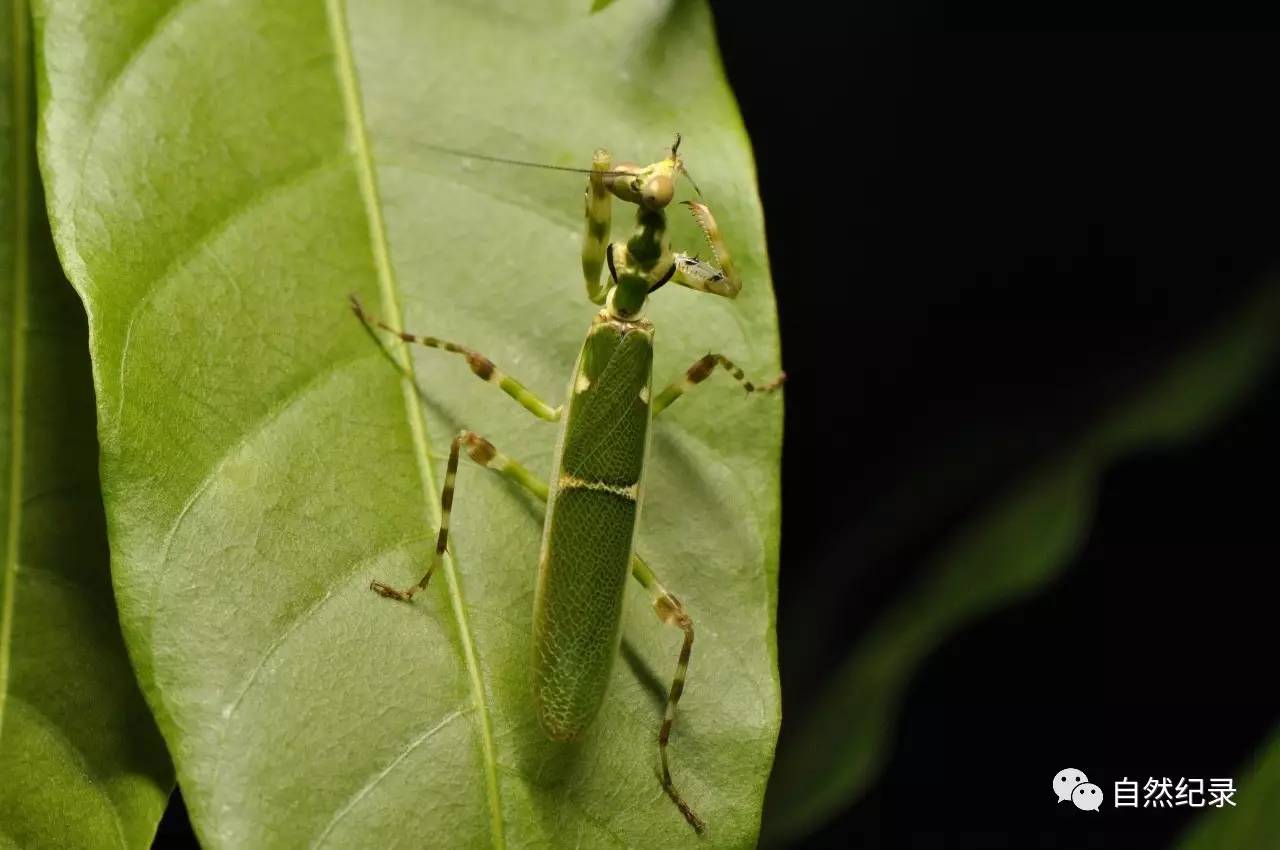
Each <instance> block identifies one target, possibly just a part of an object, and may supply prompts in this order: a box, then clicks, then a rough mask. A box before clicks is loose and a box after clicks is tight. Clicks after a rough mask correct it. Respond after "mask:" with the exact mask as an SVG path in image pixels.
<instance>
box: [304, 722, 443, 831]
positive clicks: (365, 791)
mask: <svg viewBox="0 0 1280 850" xmlns="http://www.w3.org/2000/svg"><path fill="white" fill-rule="evenodd" d="M467 710H468V709H465V708H459V709H456V710H455V711H452V712H450V713H449V714H447V715H445V717H444V718H443V719H442V720H440V721H439V722H438V723H436V724H435V725H434V726H432V727H431V728H430V729H428V730H427V731H425V732H423V733H422V734H421V735H419V736H418V737H417V738H414V739H413V740H412V741H410V742H409V745H408V746H406V747H405V748H404V750H403V751H402V752H401V753H400V754H399V755H397V756H396V757H395V758H394V759H392V760H391V761H390V763H388V764H387V766H386V767H384V768H383V769H382V770H380V771H378V773H377V775H375V776H372V777H370V779H369V781H368V782H366V783H365V784H364V787H362V788H361V789H360V790H359V791H357V792H356V793H355V794H354V795H352V797H351V799H350V800H348V801H347V802H346V804H345V805H343V807H342V808H341V809H338V811H337V812H336V813H335V814H334V816H333V819H332V820H330V821H329V823H328V824H327V825H326V826H325V828H324V829H322V830H321V831H320V834H319V835H317V836H316V839H315V840H314V841H312V842H311V848H312V850H315V848H317V847H319V846H320V845H321V844H323V843H324V841H325V839H326V838H328V837H329V834H330V833H331V832H333V830H334V828H335V827H336V826H337V825H338V823H339V822H340V821H342V819H343V818H345V817H346V816H347V815H348V814H350V812H351V810H352V809H354V808H355V807H356V805H358V804H359V802H360V801H361V800H363V799H364V798H365V797H367V796H368V795H369V794H370V792H372V791H373V789H374V788H376V787H377V786H378V784H379V783H380V782H382V780H383V779H386V778H387V776H388V775H389V774H390V773H391V771H393V770H395V769H396V766H397V765H399V764H400V762H402V761H404V760H405V759H407V758H408V757H409V756H410V755H411V754H412V753H413V751H414V750H416V749H418V747H420V746H422V745H423V744H425V743H426V742H427V740H428V739H430V738H431V736H433V735H435V734H436V733H437V732H439V731H440V730H441V729H443V728H444V727H446V726H448V725H449V724H450V723H452V722H453V721H454V720H455V719H457V718H458V717H459V716H461V715H463V714H466V713H467Z"/></svg>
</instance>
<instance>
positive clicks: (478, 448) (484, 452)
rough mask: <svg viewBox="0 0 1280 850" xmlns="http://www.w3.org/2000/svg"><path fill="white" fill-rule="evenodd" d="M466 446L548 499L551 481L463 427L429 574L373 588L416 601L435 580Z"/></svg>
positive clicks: (452, 449)
mask: <svg viewBox="0 0 1280 850" xmlns="http://www.w3.org/2000/svg"><path fill="white" fill-rule="evenodd" d="M464 448H465V449H466V451H467V456H468V457H470V458H471V459H472V460H473V461H475V462H476V463H478V464H480V465H481V466H483V467H485V468H486V469H491V470H493V471H494V472H496V473H498V474H499V475H501V476H502V477H504V478H507V479H510V480H511V481H514V482H516V483H517V484H519V485H520V486H521V487H523V488H525V489H526V490H528V491H529V492H530V493H532V494H533V495H535V496H538V497H539V498H541V499H543V500H544V501H545V500H546V498H547V485H546V483H545V482H543V481H540V480H539V479H538V478H537V477H536V476H535V475H534V474H533V473H532V472H530V471H529V470H528V469H527V468H526V467H524V466H522V465H521V464H519V463H517V462H516V461H514V460H512V459H511V458H509V457H507V456H506V455H504V454H503V453H502V452H500V451H498V450H497V449H496V448H494V445H493V443H491V442H489V441H488V440H486V439H485V438H484V437H481V436H480V435H479V434H473V433H471V432H470V431H459V432H458V436H456V437H454V438H453V442H452V443H451V444H450V445H449V465H448V467H447V468H446V471H445V474H444V489H443V491H442V492H441V494H440V531H439V533H438V534H437V536H436V549H435V552H434V553H432V555H431V561H430V562H429V563H428V564H427V572H426V574H425V575H424V576H423V577H422V578H421V579H420V580H419V581H418V583H417V584H415V585H413V586H412V587H407V588H405V589H404V590H399V589H397V588H394V587H392V586H391V585H389V584H384V583H383V582H380V581H374V582H373V583H371V584H370V585H369V587H370V589H372V590H374V591H377V592H378V593H380V594H382V595H383V596H385V597H387V598H388V599H398V600H400V601H401V602H409V601H412V599H413V597H414V596H415V595H416V594H417V593H419V592H420V591H423V590H426V589H427V584H428V583H429V582H430V581H431V576H432V574H433V573H434V572H435V570H436V567H438V566H439V565H440V559H441V558H443V557H444V553H445V549H447V548H448V546H449V517H450V515H451V514H452V512H453V491H454V487H455V483H456V479H457V476H458V458H459V457H460V456H461V453H462V450H463V449H464Z"/></svg>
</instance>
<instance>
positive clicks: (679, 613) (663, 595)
mask: <svg viewBox="0 0 1280 850" xmlns="http://www.w3.org/2000/svg"><path fill="white" fill-rule="evenodd" d="M631 575H633V576H634V577H635V579H636V581H638V582H640V584H641V585H643V586H644V589H645V590H647V591H649V595H650V597H652V598H653V612H654V613H655V614H657V615H658V619H659V620H661V621H662V622H663V623H665V624H667V625H668V626H675V627H676V628H678V629H680V630H681V631H682V632H684V643H683V644H681V645H680V656H679V658H677V659H676V674H675V678H673V679H672V680H671V691H670V692H669V693H668V694H667V709H666V712H665V713H664V714H663V717H662V728H661V729H660V730H659V731H658V754H659V756H660V757H661V759H662V790H664V791H666V792H667V796H668V797H670V798H671V802H673V803H675V804H676V807H677V808H678V809H680V813H681V814H682V815H684V819H685V820H687V821H688V822H689V825H690V826H692V827H693V828H694V830H695V831H696V832H698V833H699V834H701V833H702V830H703V828H704V827H705V825H704V824H703V822H702V818H700V817H698V815H697V813H696V812H694V810H693V809H692V808H691V807H690V806H689V804H688V803H686V802H685V800H684V797H682V796H680V792H679V791H677V790H676V786H675V783H673V782H672V781H671V767H670V765H669V764H668V762H667V741H668V740H669V739H670V738H671V727H672V726H673V725H674V724H675V722H676V707H677V706H678V705H679V704H680V696H681V694H683V693H684V680H685V674H686V673H687V672H688V670H689V655H690V653H691V652H692V651H693V620H692V619H691V618H690V617H689V615H688V614H686V613H685V610H684V606H683V605H681V604H680V600H679V599H677V598H676V597H675V596H673V595H671V594H670V593H669V592H668V591H667V589H666V588H665V587H663V586H662V583H661V582H659V581H658V577H657V576H656V575H654V572H653V570H651V569H650V568H649V565H648V564H646V563H645V562H644V560H643V559H642V558H641V557H640V556H639V555H633V556H632V558H631Z"/></svg>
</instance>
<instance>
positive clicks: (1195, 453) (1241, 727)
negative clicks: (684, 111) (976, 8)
mask: <svg viewBox="0 0 1280 850" xmlns="http://www.w3.org/2000/svg"><path fill="white" fill-rule="evenodd" d="M713 5H714V7H715V11H716V14H717V22H718V26H719V29H720V40H721V47H722V50H723V51H724V54H725V62H726V66H727V70H728V73H729V78H730V81H731V83H732V85H733V86H734V89H735V91H736V93H737V95H738V97H739V100H740V102H741V105H742V109H743V113H744V117H745V121H746V124H747V127H748V130H749V132H750V133H751V136H752V140H753V143H754V146H755V149H756V155H757V159H758V165H759V170H760V183H761V192H762V196H763V201H764V207H765V210H766V217H767V223H768V231H769V248H770V254H771V259H772V264H773V272H774V279H775V286H776V289H777V294H778V301H779V310H780V314H781V322H782V339H783V348H784V361H785V366H786V368H787V371H788V373H789V375H790V377H791V380H790V382H789V385H788V389H787V419H786V427H787V433H786V443H785V451H786V459H785V463H784V502H783V504H784V521H783V554H782V564H783V570H782V578H781V585H782V587H781V597H782V604H781V612H780V626H779V636H780V645H781V652H782V655H781V662H782V670H783V693H784V718H785V719H784V727H783V737H782V743H781V746H783V747H785V746H786V745H787V723H788V722H791V721H793V720H798V719H800V718H802V717H803V714H804V710H805V709H806V708H807V704H806V701H807V700H810V699H812V697H813V695H814V691H815V689H816V688H818V687H820V685H821V683H822V677H823V675H824V673H825V672H826V671H827V670H828V669H830V666H831V665H832V664H834V663H835V661H836V660H838V659H839V658H841V657H842V656H843V654H844V652H845V651H846V650H847V647H848V646H849V644H850V643H852V642H853V641H855V640H856V639H857V637H858V636H859V635H860V634H861V630H862V629H864V628H865V627H866V625H867V623H868V621H869V619H870V618H871V616H872V615H873V614H874V613H875V612H876V611H877V610H878V609H879V608H880V607H881V606H883V605H884V604H885V602H886V601H887V600H890V599H893V598H894V596H895V594H896V593H898V592H899V591H901V590H902V588H903V587H905V586H907V585H908V584H909V583H910V582H911V580H912V579H913V577H914V576H915V575H916V574H917V572H916V570H917V569H918V566H919V564H920V561H921V559H922V556H923V555H924V554H927V553H928V552H929V551H930V550H931V549H932V547H933V546H935V545H936V544H937V542H938V541H939V540H941V539H944V538H945V537H946V535H947V533H948V532H949V531H951V530H952V529H955V528H957V527H959V526H960V525H961V524H963V523H964V521H965V520H966V518H968V517H969V516H971V515H972V514H973V513H974V512H975V511H976V510H977V509H978V508H980V507H981V506H982V505H983V504H984V503H985V501H986V500H987V499H989V498H991V497H992V496H994V495H997V494H999V493H1000V492H1001V490H1002V488H1003V487H1004V486H1006V485H1007V484H1008V483H1009V482H1011V481H1014V480H1016V479H1017V477H1018V475H1019V473H1020V472H1022V471H1025V470H1026V469H1027V468H1028V467H1029V466H1030V465H1031V464H1032V463H1034V462H1035V460H1037V459H1038V458H1042V457H1044V456H1045V455H1046V454H1048V453H1049V452H1051V451H1052V450H1053V449H1054V448H1055V447H1061V446H1062V445H1063V444H1064V443H1065V442H1066V441H1067V439H1068V438H1069V437H1070V435H1072V434H1074V433H1078V432H1079V430H1080V429H1081V427H1082V426H1085V425H1087V424H1088V423H1089V422H1090V421H1091V420H1092V419H1093V418H1094V417H1095V416H1096V415H1097V414H1098V413H1099V412H1100V411H1102V410H1104V409H1105V408H1106V407H1107V405H1108V404H1109V403H1112V402H1115V401H1116V400H1117V399H1123V398H1124V397H1125V396H1126V394H1127V393H1129V392H1131V391H1132V387H1134V386H1135V385H1136V384H1137V383H1138V382H1141V381H1142V380H1143V378H1144V377H1145V376H1147V375H1149V374H1151V373H1152V371H1153V370H1156V369H1158V368H1159V366H1160V365H1161V364H1162V363H1164V362H1166V361H1167V359H1168V357H1169V355H1170V354H1171V353H1173V352H1176V351H1177V350H1179V349H1180V348H1184V347H1185V346H1186V344H1187V343H1188V342H1191V341H1194V340H1195V339H1196V338H1197V337H1198V336H1199V335H1200V334H1201V333H1203V332H1204V331H1205V330H1206V329H1209V328H1211V327H1212V326H1213V323H1214V322H1215V320H1217V319H1218V318H1220V317H1222V316H1223V315H1224V314H1225V313H1226V312H1228V311H1229V310H1230V309H1231V308H1232V307H1234V306H1238V305H1239V304H1240V303H1241V302H1242V301H1243V300H1244V299H1245V297H1247V295H1248V294H1249V292H1250V291H1251V290H1253V289H1254V288H1255V287H1256V285H1257V284H1258V283H1259V282H1260V281H1261V280H1262V278H1263V276H1264V275H1265V274H1267V273H1268V272H1271V273H1276V272H1277V270H1278V269H1277V262H1276V261H1277V258H1278V256H1280V250H1278V249H1277V245H1278V243H1277V241H1276V240H1277V235H1278V234H1280V229H1278V228H1277V224H1280V221H1278V219H1280V215H1278V213H1280V205H1278V204H1277V199H1278V198H1280V192H1278V191H1277V190H1280V165H1278V161H1277V152H1278V151H1280V146H1278V145H1277V142H1278V141H1280V139H1278V137H1277V134H1276V133H1275V132H1274V128H1273V127H1272V125H1271V124H1272V121H1273V117H1272V112H1273V111H1274V101H1275V92H1276V90H1277V86H1276V82H1277V74H1276V71H1275V68H1274V65H1275V61H1274V60H1275V57H1276V55H1277V47H1278V46H1280V45H1278V43H1277V41H1276V39H1274V38H1261V37H1249V38H1239V37H1223V36H1202V35H1201V36H1169V37H1151V36H1142V35H1110V36H1100V35H1071V36H1065V35H1061V34H1055V35H1020V34H1008V35H984V36H973V35H956V34H948V35H941V34H935V33H925V32H896V33H871V32H866V31H865V29H866V28H867V27H884V26H897V27H899V28H903V27H906V26H917V27H941V26H943V25H946V24H949V23H951V22H950V21H948V20H945V18H946V15H945V13H944V11H943V9H942V7H941V6H940V5H933V6H927V5H924V4H921V5H919V6H918V7H911V8H908V7H894V8H892V9H889V10H888V12H887V13H884V14H882V15H880V16H879V17H877V10H876V9H871V10H870V11H868V10H867V9H865V8H864V9H862V10H860V12H859V13H860V15H861V17H860V18H859V19H857V20H852V19H843V20H842V19H840V18H839V17H838V13H828V14H827V15H825V16H823V17H822V18H821V19H820V20H817V21H815V19H814V18H813V17H812V16H811V15H808V14H807V13H806V11H805V10H803V9H796V14H795V15H794V16H793V17H788V16H786V15H779V14H777V11H778V10H777V8H776V6H771V9H763V8H762V9H759V10H756V9H754V8H752V7H750V6H744V5H741V4H734V3H729V2H718V3H714V4H713ZM884 9H885V7H881V8H880V12H884ZM1076 12H1077V13H1079V12H1080V10H1079V9H1078V8H1077V10H1076ZM1015 14H1023V15H1024V16H1025V14H1026V13H1025V12H1018V13H1015ZM1134 14H1135V16H1136V14H1137V13H1136V12H1135V13H1134ZM833 15H834V16H833ZM1153 23H1154V21H1153ZM688 133H689V134H691V133H692V131H688ZM1278 433H1280V387H1278V386H1277V382H1276V381H1275V380H1274V379H1273V380H1271V381H1270V382H1269V383H1268V384H1267V385H1266V386H1265V387H1264V389H1263V391H1262V392H1260V393H1258V394H1256V395H1254V396H1253V397H1252V398H1251V399H1249V400H1248V401H1247V402H1246V403H1245V404H1244V405H1243V406H1242V407H1241V408H1240V409H1239V410H1238V411H1237V412H1236V413H1235V414H1234V415H1233V416H1232V417H1231V418H1230V419H1229V420H1228V421H1227V422H1225V423H1224V424H1223V425H1222V426H1221V427H1219V428H1216V429H1214V430H1213V431H1212V432H1210V433H1209V434H1208V435H1207V437H1206V438H1205V439H1203V440H1201V441H1198V442H1196V443H1195V444H1194V445H1192V446H1190V447H1187V448H1180V449H1177V450H1162V451H1148V452H1140V453H1138V454H1136V455H1133V456H1130V457H1129V458H1127V459H1125V460H1124V461H1122V462H1121V463H1119V464H1117V465H1116V466H1114V467H1113V468H1112V469H1111V470H1110V471H1109V472H1108V474H1107V475H1106V476H1105V478H1104V480H1103V482H1102V490H1101V495H1100V498H1099V503H1098V508H1097V515H1096V517H1095V522H1094V526H1093V532H1092V534H1091V535H1090V538H1089V541H1088V542H1087V544H1086V546H1085V548H1084V550H1083V552H1082V554H1081V555H1080V557H1079V558H1078V559H1077V560H1076V561H1075V562H1074V563H1073V564H1072V565H1071V566H1070V568H1069V569H1068V570H1067V571H1066V572H1065V574H1064V576H1063V577H1062V578H1061V579H1060V580H1058V581H1056V582H1054V583H1053V584H1051V585H1050V586H1049V587H1048V588H1047V589H1046V590H1045V592H1044V593H1043V594H1042V595H1040V596H1038V597H1036V598H1034V599H1033V600H1032V601H1030V602H1029V603H1027V604H1024V605H1021V606H1017V607H1014V608H1011V609H1007V610H1004V611H1002V612H1001V613H998V614H997V615H995V616H992V617H989V618H987V619H984V620H982V621H980V622H978V623H976V624H973V625H972V626H970V627H968V628H966V629H964V630H963V631H961V632H960V633H958V634H957V635H955V636H954V638H953V639H952V640H950V641H949V642H948V644H947V646H946V647H945V648H944V649H942V650H941V651H939V652H938V653H936V654H935V655H934V656H933V657H931V659H930V660H929V662H928V663H927V664H926V665H925V667H924V668H923V670H922V671H921V674H920V675H919V676H918V677H917V678H916V679H915V680H914V682H913V685H912V687H911V688H910V690H909V693H908V696H907V700H906V703H905V705H904V707H903V710H902V714H901V718H900V719H901V722H900V725H899V727H898V729H897V730H896V731H895V733H894V741H895V744H894V753H893V756H894V757H893V759H892V761H891V762H890V764H889V767H888V769H887V772H886V773H885V775H884V776H883V779H882V781H881V782H880V783H879V784H878V786H877V787H876V789H875V790H874V791H873V792H872V793H871V794H870V795H869V796H868V797H867V798H865V799H863V800H861V801H860V802H858V803H857V804H856V805H854V806H853V807H852V808H850V809H849V810H848V811H846V812H844V813H843V814H842V815H841V816H840V817H839V818H838V819H837V820H836V821H835V822H834V823H832V824H831V825H830V826H828V827H827V828H826V829H825V830H823V831H821V832H820V833H819V834H817V835H815V836H812V837H811V838H809V839H808V840H807V841H804V842H799V843H798V844H797V845H796V846H814V847H827V846H830V847H885V848H890V847H912V848H969V847H972V848H1000V847H1009V848H1033V847H1043V848H1067V847H1070V848H1079V847H1123V848H1133V850H1140V848H1147V847H1152V848H1155V847H1167V846H1169V844H1170V842H1171V841H1172V840H1174V838H1176V836H1177V835H1178V834H1179V833H1180V832H1181V831H1182V830H1183V829H1184V828H1185V827H1186V825H1187V823H1188V822H1189V818H1190V817H1191V816H1192V815H1189V814H1188V810H1187V809H1185V808H1184V809H1177V810H1172V811H1167V812H1159V811H1153V810H1150V809H1147V810H1137V811H1135V810H1116V809H1114V808H1112V806H1111V805H1110V800H1111V796H1112V787H1113V786H1112V783H1113V782H1114V781H1115V780H1117V779H1120V778H1121V777H1122V776H1124V775H1127V776H1128V777H1129V778H1130V779H1133V778H1137V779H1138V780H1139V781H1142V780H1144V779H1145V778H1146V777H1147V776H1155V777H1161V776H1169V777H1171V778H1173V779H1174V780H1176V779H1177V778H1178V777H1181V776H1186V777H1205V778H1209V777H1214V776H1225V777H1234V778H1236V779H1237V780H1238V779H1239V778H1240V777H1241V775H1242V774H1243V770H1244V765H1245V764H1246V763H1247V760H1248V758H1249V756H1250V754H1251V753H1253V752H1254V751H1255V750H1256V748H1257V747H1258V746H1259V745H1260V744H1261V743H1262V742H1263V740H1264V739H1265V738H1266V736H1267V734H1268V733H1269V731H1270V730H1271V729H1272V728H1273V724H1274V723H1275V722H1276V720H1277V719H1280V702H1277V700H1276V698H1275V696H1274V694H1273V693H1272V692H1271V691H1270V688H1271V687H1272V686H1271V680H1272V679H1273V678H1274V673H1273V672H1272V669H1273V667H1274V660H1273V659H1274V648H1275V644H1276V640H1275V629H1274V626H1273V625H1272V617H1273V616H1274V613H1273V612H1274V608H1275V604H1274V600H1275V597H1274V595H1273V594H1271V593H1268V592H1265V591H1266V589H1267V588H1268V587H1269V584H1270V574H1271V573H1272V572H1273V570H1274V569H1275V566H1276V564H1277V563H1278V562H1280V557H1278V556H1280V541H1277V538H1276V534H1275V522H1274V520H1275V504H1276V502H1275V497H1274V495H1273V484H1274V481H1275V478H1276V471H1277V469H1278V468H1280V467H1278V466H1277V463H1276V461H1277V449H1276V435H1277V434H1278ZM1065 767H1074V768H1078V769H1081V770H1084V771H1086V772H1087V773H1088V774H1089V776H1090V779H1091V780H1093V781H1096V782H1098V784H1099V785H1101V786H1102V788H1103V790H1104V792H1105V793H1106V794H1107V798H1108V804H1107V805H1106V806H1105V807H1104V809H1103V811H1102V812H1101V813H1100V814H1089V813H1084V812H1079V811H1077V810H1075V809H1074V808H1073V807H1071V806H1070V804H1066V803H1064V804H1062V805H1061V806H1060V807H1059V806H1056V805H1055V802H1054V797H1053V795H1052V793H1051V789H1050V783H1051V780H1052V778H1053V775H1054V774H1055V773H1056V772H1057V771H1058V770H1059V769H1061V768H1065ZM1224 850H1225V848H1224ZM1259 850H1261V848H1259Z"/></svg>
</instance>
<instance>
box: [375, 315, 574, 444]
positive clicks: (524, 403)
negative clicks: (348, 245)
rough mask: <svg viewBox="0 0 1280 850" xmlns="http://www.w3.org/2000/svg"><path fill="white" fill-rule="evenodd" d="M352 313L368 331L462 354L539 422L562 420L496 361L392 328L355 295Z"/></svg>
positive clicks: (556, 409) (462, 347)
mask: <svg viewBox="0 0 1280 850" xmlns="http://www.w3.org/2000/svg"><path fill="white" fill-rule="evenodd" d="M351 310H352V312H354V313H355V314H356V316H357V317H358V318H359V319H360V321H362V322H364V324H365V327H367V328H371V329H372V328H374V327H378V328H381V329H382V330H384V331H387V332H389V333H392V334H395V335H396V336H397V337H398V338H399V339H401V340H403V341H405V342H408V343H412V344H414V345H422V346H426V347H427V348H438V349H440V350H441V351H448V352H450V353H452V354H461V355H462V356H463V357H465V358H466V359H467V365H468V366H470V367H471V371H472V372H474V373H475V375H476V377H478V378H480V379H481V380H482V381H487V382H488V383H490V384H493V385H494V386H496V387H498V389H500V390H502V391H503V392H504V393H506V394H507V395H509V396H511V397H512V398H513V399H515V400H516V401H517V402H518V403H519V404H520V406H521V407H523V408H524V409H525V410H528V411H529V412H530V413H532V414H533V415H534V416H536V417H538V418H539V419H545V420H547V421H548V422H555V421H557V420H558V419H559V418H560V408H559V407H558V406H557V407H552V406H551V405H549V404H547V403H546V402H545V401H543V400H542V399H541V398H539V397H538V396H537V394H535V393H534V392H533V391H532V390H530V389H529V388H528V387H526V386H525V385H524V384H522V383H520V382H519V381H517V380H516V379H515V378H513V377H511V376H510V375H508V374H506V373H505V372H503V371H502V370H501V369H499V368H498V367H497V366H495V365H493V361H492V360H490V359H489V358H488V357H485V356H484V355H483V354H481V353H480V352H478V351H476V350H474V349H471V348H467V347H466V346H465V345H458V344H457V343H456V342H449V341H448V340H443V339H436V338H435V337H433V336H418V335H417V334H411V333H405V332H404V331H402V330H401V329H399V328H393V327H391V326H390V325H388V324H387V323H386V322H384V321H382V320H381V319H379V318H378V317H377V316H374V315H373V314H371V313H369V312H367V311H366V310H365V309H364V306H363V305H362V304H361V303H360V301H359V300H358V299H357V298H356V297H355V296H354V295H353V296H351Z"/></svg>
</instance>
